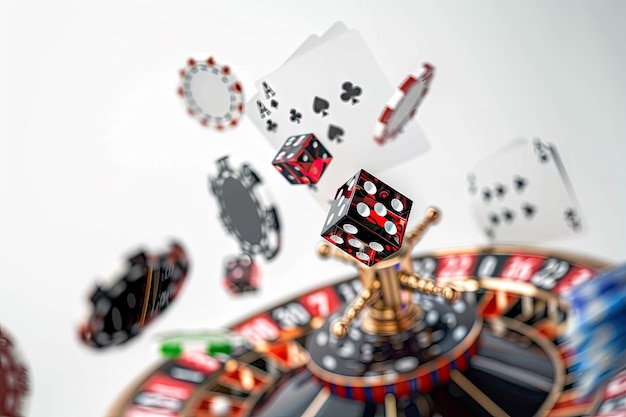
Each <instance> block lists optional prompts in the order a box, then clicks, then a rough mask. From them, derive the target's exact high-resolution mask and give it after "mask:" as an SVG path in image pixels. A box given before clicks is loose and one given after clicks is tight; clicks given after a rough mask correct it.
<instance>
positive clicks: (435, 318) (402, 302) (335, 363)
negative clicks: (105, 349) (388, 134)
mask: <svg viewBox="0 0 626 417" xmlns="http://www.w3.org/2000/svg"><path fill="white" fill-rule="evenodd" d="M437 219H438V212H437V211H435V210H434V209H429V211H428V212H427V215H426V217H425V218H424V220H423V221H422V222H421V223H420V224H419V225H418V226H417V227H416V228H415V229H414V230H412V231H409V233H407V234H406V235H405V242H404V244H403V245H402V247H401V248H400V250H399V251H398V252H397V253H396V254H394V255H393V256H390V257H389V258H386V259H384V260H383V261H381V262H379V263H377V264H376V265H374V266H373V267H370V268H365V267H362V266H360V265H359V264H360V263H359V262H358V261H355V260H354V258H352V257H351V256H349V255H347V254H346V253H345V252H343V251H341V250H339V249H337V248H334V247H332V246H330V245H325V244H322V245H320V248H319V251H318V252H319V255H321V256H324V257H334V258H337V259H340V260H343V261H347V262H350V263H353V264H354V265H355V266H356V267H357V269H358V276H352V277H348V278H346V279H342V280H340V281H338V282H336V283H334V284H332V285H325V286H322V287H320V288H317V289H315V290H313V291H308V292H306V293H303V294H298V295H296V296H294V297H292V298H291V299H289V300H286V301H285V302H283V303H280V304H279V305H273V306H270V307H268V308H267V309H264V310H263V311H260V312H257V313H256V314H253V315H252V316H250V317H249V318H247V319H245V320H243V321H240V322H237V323H233V324H231V325H230V326H229V328H230V329H231V330H232V331H234V332H235V333H236V334H238V335H241V336H243V337H244V338H245V339H246V340H247V343H248V345H247V348H246V349H243V350H241V349H239V350H238V351H232V352H230V354H228V355H226V356H220V357H219V358H218V359H216V357H212V356H210V355H207V354H205V353H202V352H197V351H196V352H188V353H182V354H181V355H179V356H177V357H176V358H168V359H166V360H165V361H163V362H161V363H159V364H157V365H156V366H155V367H154V368H153V369H151V370H149V371H148V372H147V373H146V374H145V375H143V376H141V377H140V378H139V379H138V380H137V381H136V382H135V383H134V384H133V385H132V386H130V387H129V388H128V389H127V390H126V391H125V392H124V393H123V394H122V395H121V396H120V397H119V398H118V401H117V403H116V404H115V405H114V406H113V408H112V409H111V410H110V412H109V414H107V415H110V416H128V417H131V416H135V417H138V416H148V415H150V416H152V415H164V416H185V417H209V416H240V417H243V416H255V417H282V416H284V417H287V416H289V417H296V416H300V417H314V416H316V417H327V416H328V417H330V416H346V417H348V416H349V417H357V416H358V417H382V416H387V417H402V416H405V417H414V416H533V415H538V416H554V417H556V416H584V415H595V414H596V413H600V412H601V411H599V410H600V409H601V407H603V406H604V407H605V409H608V408H607V407H609V406H610V405H611V404H613V403H615V402H616V401H619V398H620V393H619V392H618V391H619V390H620V387H621V391H626V389H624V388H626V387H624V384H619V381H621V380H622V379H623V377H622V379H620V378H619V376H618V377H617V378H614V379H613V382H611V383H609V385H608V386H609V387H611V393H610V394H607V391H608V388H607V390H598V391H597V392H594V393H592V394H591V395H588V396H585V397H584V398H583V397H580V396H579V395H578V394H577V391H576V389H575V383H576V375H577V374H576V373H575V363H574V360H573V356H572V355H573V353H572V352H571V351H570V350H569V348H568V347H567V345H566V343H565V339H566V338H565V331H566V328H567V324H568V320H569V319H570V307H569V305H568V303H567V302H566V301H565V299H564V294H565V293H566V292H568V291H570V290H571V289H573V288H576V287H577V286H579V285H581V284H582V283H584V282H587V281H590V280H593V279H594V278H595V277H596V276H597V275H598V273H599V271H601V270H603V269H605V268H608V267H610V265H609V264H608V263H606V262H603V261H601V260H596V259H592V258H587V257H583V256H577V255H576V254H569V253H559V252H554V251H551V250H548V249H542V248H539V247H530V246H509V245H497V246H494V245H490V246H477V247H468V248H455V249H450V250H443V251H437V252H433V253H423V254H418V255H412V254H411V250H412V248H413V246H414V245H415V244H416V243H417V241H418V240H419V239H420V237H421V235H422V234H423V233H424V232H425V230H426V229H427V228H428V227H429V224H431V223H433V222H435V221H436V220H437ZM213 356H214V355H213ZM621 396H622V397H623V396H624V393H623V392H622V393H621ZM609 397H610V398H609ZM607 404H608V405H607ZM615 415H619V414H615Z"/></svg>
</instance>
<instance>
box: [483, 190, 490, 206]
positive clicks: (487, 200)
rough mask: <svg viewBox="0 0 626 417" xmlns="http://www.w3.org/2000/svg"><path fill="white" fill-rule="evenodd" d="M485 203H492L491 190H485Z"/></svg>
mask: <svg viewBox="0 0 626 417" xmlns="http://www.w3.org/2000/svg"><path fill="white" fill-rule="evenodd" d="M483 201H485V202H487V203H488V202H490V201H491V190H490V189H489V188H483Z"/></svg>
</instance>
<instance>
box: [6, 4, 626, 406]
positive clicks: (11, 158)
mask: <svg viewBox="0 0 626 417" xmlns="http://www.w3.org/2000/svg"><path fill="white" fill-rule="evenodd" d="M1 7H2V9H3V10H1V11H0V19H1V21H0V27H2V34H1V35H2V36H1V37H2V42H3V44H6V47H7V49H9V51H8V52H6V53H3V56H2V57H1V58H0V59H1V60H2V61H1V62H2V65H1V67H2V74H1V75H2V76H1V77H0V79H1V80H2V87H3V88H2V102H3V107H2V116H1V118H2V122H3V123H2V125H3V130H2V132H1V133H2V135H1V136H0V141H1V144H2V147H1V149H0V158H1V160H0V165H1V166H2V171H0V173H1V174H2V175H0V183H1V184H2V190H1V191H2V194H1V197H0V199H1V204H0V210H2V211H1V212H0V214H2V217H1V218H2V223H0V226H1V227H2V229H0V236H2V238H1V240H0V242H1V244H2V246H1V247H0V250H1V251H0V257H1V261H2V266H3V267H2V271H3V272H2V275H0V323H1V324H2V325H4V326H6V327H7V328H8V330H9V331H10V332H11V333H13V335H14V336H15V337H16V338H17V340H18V342H19V344H20V346H21V347H22V350H23V353H24V355H25V357H26V359H27V361H28V363H29V365H30V369H31V371H32V373H31V374H32V388H33V397H32V403H31V413H30V415H32V416H37V417H39V416H43V417H54V416H59V417H74V416H75V417H89V416H94V417H97V416H102V415H105V413H106V410H107V409H108V407H109V406H110V404H111V403H112V402H113V401H114V400H115V398H116V397H117V396H118V395H119V394H120V393H121V392H122V390H123V389H124V388H125V387H126V386H128V384H129V383H130V381H131V380H132V379H133V378H135V377H137V376H138V375H140V374H141V373H142V372H144V370H145V369H147V367H149V366H150V365H151V364H153V363H154V362H155V360H156V359H157V358H158V355H157V351H156V349H155V345H154V335H155V334H156V333H159V332H163V331H166V330H170V329H176V328H197V327H215V326H219V325H223V324H227V323H229V322H232V321H233V320H234V319H235V318H237V317H242V316H244V315H247V314H249V313H251V312H253V311H256V310H258V309H260V308H261V307H263V306H268V305H269V304H271V303H272V302H273V301H276V300H280V299H283V298H285V297H287V296H288V295H290V294H294V293H296V292H297V291H303V290H304V289H306V288H311V287H313V286H317V285H320V284H321V283H323V282H329V281H330V280H331V279H334V278H338V277H340V276H343V275H345V274H346V273H349V272H350V271H351V269H350V268H349V267H347V266H345V265H339V264H338V263H336V262H331V261H329V262H323V261H321V260H319V259H317V258H316V256H314V255H313V248H314V246H315V244H316V242H317V241H318V239H319V237H318V233H319V230H320V229H321V224H322V222H323V219H324V216H325V213H324V212H323V211H322V210H321V209H320V208H319V207H318V206H317V205H316V204H315V203H314V202H313V200H312V199H308V197H307V195H306V192H305V191H304V190H303V189H296V188H293V187H290V186H289V185H288V184H287V182H286V181H285V180H284V179H283V178H282V177H280V176H279V174H278V173H277V172H275V171H273V169H272V168H271V166H269V163H268V162H265V161H269V160H271V158H272V156H274V153H275V151H274V150H273V149H271V148H270V147H269V145H268V144H267V142H266V141H265V140H264V139H263V137H262V136H261V134H260V133H259V132H258V131H257V130H256V129H255V128H254V127H253V126H252V124H251V123H250V122H249V121H248V120H245V121H244V122H243V123H242V124H241V126H239V127H238V128H237V129H236V130H233V131H230V132H226V133H223V134H218V133H216V132H213V131H210V130H206V129H204V128H202V127H201V126H199V124H198V123H196V122H195V121H194V120H193V119H191V118H190V117H188V116H187V115H186V114H185V112H184V111H183V108H182V104H181V103H180V102H179V100H178V97H177V96H176V95H175V90H176V86H177V81H178V78H177V71H178V69H179V68H181V67H182V66H183V65H184V63H185V62H186V60H187V58H189V57H196V58H200V59H202V58H206V57H207V56H209V55H213V56H214V57H215V58H216V59H217V60H218V61H219V62H221V63H227V64H230V65H232V66H233V67H234V68H235V70H236V71H237V74H238V76H239V78H240V79H242V81H243V82H244V85H245V86H246V87H249V86H250V85H252V83H253V81H254V80H256V79H258V78H260V77H261V76H263V75H265V74H267V73H269V72H270V71H272V70H273V69H275V68H276V67H277V66H279V65H280V64H282V62H283V61H284V60H285V59H286V58H287V57H288V56H289V55H290V54H291V52H292V51H293V50H294V49H295V48H296V47H297V46H298V45H299V44H300V43H301V42H302V41H303V40H304V39H305V38H306V37H307V36H308V35H309V34H311V33H317V34H321V33H322V32H323V31H324V30H326V29H327V28H328V27H329V26H330V25H331V24H332V23H334V22H335V21H337V20H342V21H344V22H345V23H346V24H347V25H348V26H349V27H353V28H357V29H358V30H359V31H360V32H361V34H362V35H363V37H364V38H365V40H366V41H367V42H368V44H369V46H370V48H371V49H372V51H373V53H374V55H375V56H376V57H377V58H378V59H379V61H380V64H381V66H382V68H383V70H384V71H385V72H386V74H387V76H388V77H389V80H390V81H391V83H392V84H396V83H397V82H398V81H400V80H401V79H402V78H403V77H404V76H405V75H406V73H407V72H408V71H410V70H412V69H414V68H416V67H417V66H418V65H419V63H420V62H422V61H426V60H427V61H430V62H432V63H433V64H434V65H435V66H436V67H437V74H436V78H435V80H434V83H433V87H432V90H431V93H430V95H429V96H428V97H427V99H426V100H425V101H424V103H423V106H422V108H421V112H420V114H419V117H418V119H419V123H420V124H421V126H422V128H423V130H424V132H425V134H426V136H427V137H428V138H429V140H430V141H431V144H432V149H431V151H430V152H429V153H427V154H424V155H422V156H420V157H418V158H416V159H415V160H412V161H410V162H408V163H406V164H403V165H402V166H398V167H395V168H394V169H393V170H391V171H389V172H387V173H385V175H384V177H383V180H384V181H386V182H388V183H390V184H392V185H393V186H394V187H396V188H397V189H399V190H401V191H403V192H405V193H406V194H408V195H409V196H411V197H412V198H413V199H414V211H413V213H415V214H414V215H413V217H412V223H414V222H416V221H417V219H418V218H419V217H421V213H422V212H423V210H424V209H425V208H426V207H427V205H429V204H436V205H438V206H439V207H440V208H442V210H443V211H444V216H443V219H442V220H443V221H442V223H441V224H439V225H437V226H436V227H435V228H434V229H433V230H431V231H430V233H429V235H428V236H427V237H426V238H425V239H424V240H423V242H422V243H421V244H420V248H421V249H433V248H441V247H449V246H458V245H466V244H467V245H469V244H477V243H483V242H484V238H483V237H482V235H481V234H480V232H479V230H478V228H477V227H476V226H475V225H474V223H473V222H472V221H471V216H470V212H469V210H468V205H467V202H466V198H465V196H466V195H465V173H466V171H467V170H468V168H470V167H471V166H472V165H473V164H474V163H475V162H476V161H477V160H479V159H481V158H482V157H484V156H485V155H487V154H488V153H489V152H490V151H491V150H492V149H494V148H495V147H497V146H500V145H503V144H505V143H506V142H508V141H509V140H511V139H512V138H515V137H519V136H523V137H533V136H539V137H542V138H543V139H545V140H548V141H551V142H553V143H555V144H556V145H557V147H558V149H559V151H560V153H561V156H562V159H563V160H564V163H565V166H566V168H567V170H568V172H569V174H570V178H571V180H572V182H573V184H574V188H575V190H576V193H577V196H578V198H579V200H580V202H581V205H582V208H583V212H584V215H585V218H586V221H587V225H588V226H589V227H588V233H587V234H586V235H585V236H582V237H578V238H575V239H569V240H564V241H554V242H545V243H544V246H547V247H550V248H559V249H571V250H574V251H576V252H579V253H584V254H589V255H594V256H598V257H601V258H603V259H607V260H611V261H623V260H624V258H625V256H624V255H625V254H624V249H625V248H626V237H625V236H626V216H625V213H626V193H625V191H624V181H625V180H626V164H625V163H624V160H625V158H626V145H625V143H626V142H625V141H626V122H625V121H624V117H625V115H626V77H625V76H624V74H626V61H625V59H624V56H626V25H624V21H626V3H624V2H620V1H602V2H582V1H569V2H556V1H552V2H546V1H527V2H515V5H514V4H513V2H502V1H490V2H486V1H478V2H476V1H475V2H464V1H457V2H451V1H443V2H418V1H395V2H391V1H390V2H382V1H367V2H366V1H359V2H357V1H343V2H339V1H315V2H296V1H281V2H278V1H246V2H241V1H230V2H227V1H220V2H209V1H165V0H160V1H159V0H151V1H147V0H146V1H143V0H141V1H139V0H136V1H130V0H126V1H111V0H109V1H90V2H86V1H68V0H55V1H37V2H27V1H14V2H2V6H1ZM3 49H4V48H3ZM7 61H8V65H7ZM7 91H8V92H10V93H9V94H6V92H7ZM247 95H248V96H251V95H252V91H250V89H248V91H247ZM5 122H8V128H9V129H8V132H6V127H7V126H6V125H7V123H5ZM227 153H230V154H231V155H232V156H233V158H236V160H239V161H244V160H249V161H251V162H252V163H253V165H254V166H255V167H257V168H258V169H259V170H260V171H261V174H262V175H263V176H264V178H265V180H266V182H267V183H268V184H269V187H270V189H271V190H272V193H273V195H274V196H275V197H276V199H277V200H278V202H279V204H280V210H281V214H282V220H283V224H284V227H285V231H286V235H285V239H284V245H285V247H284V250H283V252H282V253H281V255H280V257H279V258H277V260H276V262H272V263H267V264H263V265H262V267H263V268H264V271H265V277H264V280H263V290H262V293H261V294H260V295H259V296H256V297H243V298H240V299H238V300H234V299H232V298H230V297H229V296H227V295H226V293H225V291H224V290H223V289H222V287H221V284H220V276H221V270H222V266H221V262H222V259H223V257H224V256H225V255H228V254H230V253H235V251H236V248H237V246H236V244H235V242H234V240H233V239H231V238H227V237H225V236H224V233H223V229H222V227H221V225H220V224H219V222H218V220H217V215H218V213H217V205H216V203H215V201H214V200H213V199H212V197H210V196H209V194H208V191H207V181H206V176H207V174H208V173H214V172H215V171H216V168H215V165H214V163H213V161H214V160H215V159H217V158H218V157H220V156H222V155H224V154H227ZM335 163H337V162H335ZM169 236H173V237H177V238H179V239H180V240H181V241H182V242H184V244H185V245H186V247H187V248H188V250H189V253H190V256H191V258H192V261H193V266H192V267H193V269H192V271H191V274H190V276H189V281H188V284H187V286H186V288H185V289H184V291H183V292H182V294H181V295H180V297H179V299H178V301H177V302H176V303H175V304H173V305H172V307H171V309H170V310H169V311H168V312H167V313H166V314H165V315H164V316H163V317H162V318H160V319H159V320H158V321H157V322H155V323H154V324H153V325H152V326H151V327H150V328H148V329H147V331H146V332H145V333H144V334H143V335H142V336H140V337H139V338H138V339H137V340H135V341H134V342H132V343H129V344H128V345H127V346H125V347H124V348H119V349H110V350H107V351H105V352H93V351H90V350H88V349H86V348H84V347H83V346H81V345H80V344H79V343H78V342H77V338H76V332H75V328H76V325H77V324H78V323H79V321H80V320H81V319H83V318H84V306H85V304H86V294H87V293H88V291H89V290H90V288H91V287H92V285H93V283H94V282H95V280H96V278H98V277H106V276H107V275H109V274H110V273H111V272H112V271H113V270H114V269H115V266H116V265H117V264H118V263H119V262H120V261H122V260H123V259H124V256H125V255H126V254H127V253H128V252H129V251H131V250H132V249H134V248H136V247H137V245H139V244H146V245H148V247H154V246H155V245H157V244H159V243H160V242H162V241H164V239H166V238H167V237H169Z"/></svg>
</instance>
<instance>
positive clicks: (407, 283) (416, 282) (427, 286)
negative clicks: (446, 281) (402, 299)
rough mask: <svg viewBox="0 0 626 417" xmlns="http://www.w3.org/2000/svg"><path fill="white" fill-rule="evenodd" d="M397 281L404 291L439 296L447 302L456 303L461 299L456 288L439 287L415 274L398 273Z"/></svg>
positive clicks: (449, 286)
mask: <svg viewBox="0 0 626 417" xmlns="http://www.w3.org/2000/svg"><path fill="white" fill-rule="evenodd" d="M398 279H399V281H400V285H401V286H402V288H404V289H407V290H412V291H419V292H421V293H424V294H434V295H440V296H443V298H444V299H445V300H446V301H448V302H450V301H457V300H459V298H460V297H461V294H460V293H459V290H458V289H457V288H455V287H453V286H451V285H446V286H443V287H440V286H438V285H437V284H436V283H435V281H433V280H432V279H426V278H422V277H420V276H419V275H418V274H417V273H415V272H411V273H407V272H404V271H400V272H399V273H398Z"/></svg>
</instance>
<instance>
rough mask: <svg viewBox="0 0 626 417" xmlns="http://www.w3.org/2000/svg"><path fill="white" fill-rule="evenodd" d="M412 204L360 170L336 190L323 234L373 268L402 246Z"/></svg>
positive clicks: (331, 241) (328, 239)
mask: <svg viewBox="0 0 626 417" xmlns="http://www.w3.org/2000/svg"><path fill="white" fill-rule="evenodd" d="M412 205H413V201H411V200H410V199H409V198H407V197H406V196H404V195H402V194H400V193H399V192H398V191H396V190H394V189H393V188H391V187H390V186H388V185H387V184H385V183H384V182H382V181H381V180H379V179H378V178H376V177H375V176H373V175H372V174H370V173H369V172H367V171H365V170H360V171H358V172H357V173H356V174H355V175H354V176H353V177H352V178H350V179H349V180H348V181H347V182H346V183H345V184H344V185H343V186H341V187H340V188H339V189H338V190H337V194H336V196H335V200H334V201H333V203H332V205H331V207H330V211H329V212H328V216H327V217H326V222H325V223H324V228H323V229H322V233H321V235H322V237H323V238H324V239H326V240H327V241H329V242H330V243H332V244H333V245H335V246H337V247H338V248H340V249H342V250H343V251H345V252H347V253H348V254H350V255H351V256H352V257H354V258H355V259H357V260H358V261H359V262H362V263H364V264H365V265H367V266H372V265H374V264H375V263H377V262H379V261H382V260H383V259H385V258H386V257H388V256H389V255H392V254H393V253H395V252H396V251H397V250H398V249H400V247H401V246H402V239H403V237H404V233H405V231H406V225H407V222H408V219H409V215H410V213H411V207H412Z"/></svg>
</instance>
